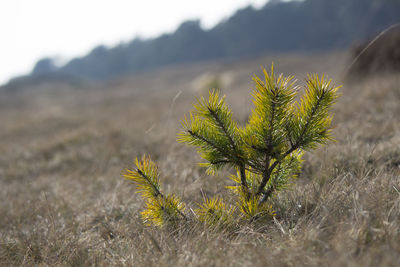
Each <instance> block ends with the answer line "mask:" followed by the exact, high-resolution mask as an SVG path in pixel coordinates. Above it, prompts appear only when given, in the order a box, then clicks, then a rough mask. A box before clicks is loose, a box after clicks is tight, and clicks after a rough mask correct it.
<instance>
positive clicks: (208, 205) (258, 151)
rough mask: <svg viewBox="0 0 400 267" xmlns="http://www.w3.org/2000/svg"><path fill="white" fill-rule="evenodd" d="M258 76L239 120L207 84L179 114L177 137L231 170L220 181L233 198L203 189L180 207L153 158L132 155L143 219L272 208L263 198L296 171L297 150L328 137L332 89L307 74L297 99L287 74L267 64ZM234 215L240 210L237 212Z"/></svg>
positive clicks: (227, 219)
mask: <svg viewBox="0 0 400 267" xmlns="http://www.w3.org/2000/svg"><path fill="white" fill-rule="evenodd" d="M263 74H264V79H263V80H262V79H260V78H259V77H257V76H254V78H253V80H254V83H255V89H254V91H253V94H252V96H253V103H254V108H253V110H252V112H251V115H250V118H249V120H248V122H247V124H246V125H245V126H243V127H241V126H239V125H238V123H237V122H236V121H235V120H234V119H233V117H232V111H231V110H230V109H229V107H228V106H227V105H226V103H225V96H222V97H221V96H220V94H219V92H218V91H217V90H211V91H210V93H209V97H208V99H205V98H204V97H201V98H200V99H198V101H197V104H195V105H194V109H193V110H192V111H191V112H190V115H189V116H188V117H185V118H184V119H183V121H182V126H183V130H182V131H181V132H180V133H179V134H178V142H181V143H186V144H188V145H190V146H194V147H196V148H197V151H198V152H199V153H200V155H201V157H202V158H203V159H204V162H203V163H201V166H204V167H206V168H207V173H208V174H209V175H214V174H215V173H216V172H218V171H219V170H220V169H221V168H223V167H228V168H230V169H232V170H233V171H234V173H233V174H231V175H230V177H229V179H230V180H231V181H233V183H234V184H233V185H232V186H229V187H227V189H228V190H230V191H231V192H232V193H233V194H234V195H235V196H236V202H234V203H226V202H225V201H224V199H222V198H218V197H213V198H208V197H207V196H204V202H203V203H199V204H198V207H197V208H195V209H194V210H192V211H193V212H194V213H195V216H189V215H186V214H185V204H184V203H183V202H182V201H181V200H180V199H179V198H178V197H177V196H175V195H173V194H172V195H165V194H164V193H162V191H161V188H160V181H159V173H158V169H157V166H156V164H155V163H154V162H152V161H151V159H150V157H146V156H144V157H143V158H142V159H141V160H140V161H139V160H138V159H136V164H135V165H136V166H135V167H134V168H133V169H132V170H127V171H126V173H125V174H124V177H125V178H126V179H129V180H132V181H133V182H134V183H135V184H136V187H137V191H138V192H139V193H140V194H141V195H142V198H143V199H144V201H145V203H146V208H145V210H144V211H143V212H142V216H143V220H144V222H145V223H146V224H154V225H158V226H162V225H165V224H169V223H176V222H178V221H181V220H199V221H200V222H203V223H206V224H208V225H227V224H229V223H231V222H232V221H233V220H234V218H241V219H243V220H247V221H253V220H255V219H258V218H261V217H271V216H274V211H273V207H272V206H271V204H270V201H269V200H270V199H271V198H273V197H274V196H275V195H276V193H277V192H279V191H281V190H283V189H285V188H287V187H288V185H289V184H290V182H291V181H292V180H293V179H294V178H296V176H297V175H298V174H299V172H300V169H301V165H302V156H303V154H304V152H305V151H311V150H313V149H315V148H317V147H318V145H324V144H326V143H327V142H328V141H330V140H332V136H331V122H332V115H331V114H330V109H331V107H332V105H333V104H334V103H335V100H336V99H337V97H338V92H337V91H338V89H339V87H336V86H335V85H333V84H332V81H331V80H327V79H325V78H324V77H323V76H322V77H319V76H318V75H316V74H313V75H309V76H308V79H307V84H306V86H305V93H304V95H303V96H302V98H301V100H300V101H299V102H298V101H296V100H295V99H296V96H297V94H298V88H297V86H296V81H295V80H294V77H293V76H289V77H284V76H283V75H282V74H281V75H279V76H276V75H275V74H274V67H273V66H272V67H271V71H270V72H267V71H266V70H265V69H263ZM237 215H240V216H237Z"/></svg>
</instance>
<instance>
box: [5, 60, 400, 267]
mask: <svg viewBox="0 0 400 267" xmlns="http://www.w3.org/2000/svg"><path fill="white" fill-rule="evenodd" d="M344 57H345V55H343V54H333V55H315V56H310V55H306V56H301V55H297V56H294V55H290V56H280V57H278V58H274V60H275V64H276V66H277V67H278V71H282V72H285V74H286V73H288V74H297V75H300V77H304V72H306V71H318V72H319V73H321V72H325V73H327V74H329V76H331V77H332V76H333V77H336V78H338V77H340V71H341V70H342V69H343V65H344ZM271 59H272V58H270V57H267V58H263V59H261V60H253V61H252V60H248V61H243V62H229V63H215V62H214V63H204V64H199V65H193V66H186V67H184V68H179V67H177V68H173V69H169V70H160V71H157V72H154V73H151V74H143V75H141V76H137V77H133V78H129V77H127V78H126V79H121V80H119V81H116V82H113V83H110V84H107V85H92V86H86V87H85V88H76V87H73V86H68V85H57V84H53V85H46V86H44V85H43V86H40V87H36V88H27V89H26V90H22V91H18V92H13V93H6V92H1V93H0V104H1V105H0V121H1V124H2V125H1V129H0V186H1V187H0V188H1V189H0V203H1V204H0V214H1V217H0V265H1V266H3V265H15V266H18V265H39V266H54V265H102V266H109V265H135V266H152V265H153V266H159V265H161V266H163V265H171V266H175V265H178V266H180V265H181V266H186V265H190V266H227V265H229V266H230V265H233V266H265V265H267V266H281V265H283V266H295V265H296V266H299V265H300V266H399V265H400V116H399V114H400V78H399V77H395V76H388V77H381V78H371V79H369V80H367V81H365V82H363V83H360V84H352V85H345V86H344V87H343V89H342V94H343V96H342V97H341V99H340V100H339V103H338V104H337V105H336V108H335V114H336V115H335V124H336V129H335V130H334V134H335V137H336V139H337V142H336V143H331V144H330V145H328V146H326V147H324V148H322V149H319V150H318V151H317V152H316V153H313V154H309V155H307V156H306V162H305V164H304V168H303V172H302V174H301V176H300V178H299V179H298V181H297V182H296V185H295V186H293V187H292V189H291V190H288V191H285V192H282V193H281V194H280V195H279V196H278V197H277V198H276V199H275V202H274V207H275V209H276V211H277V217H276V218H275V220H274V221H267V222H265V221H264V222H259V223H256V224H254V225H245V226H241V227H238V228H237V229H235V230H234V231H226V232H219V231H213V230H210V229H206V228H204V227H203V226H202V225H198V224H192V223H188V224H187V225H182V226H180V227H178V228H177V229H163V230H161V231H160V230H158V229H154V228H151V227H144V226H143V224H142V222H141V220H140V216H139V211H140V209H141V206H142V203H141V201H140V199H139V197H138V196H137V195H136V194H134V192H133V186H132V185H131V184H130V183H129V182H128V181H125V180H123V179H122V178H121V175H120V174H121V172H122V170H123V169H124V168H126V167H129V166H130V164H131V162H132V160H133V159H134V157H136V156H140V155H141V154H143V153H149V154H151V155H152V157H153V159H155V160H156V161H157V162H158V163H159V165H160V169H161V171H162V175H163V181H164V188H165V189H166V190H167V191H169V192H176V193H177V194H178V195H181V196H182V197H183V198H184V199H185V201H186V202H188V203H191V204H192V205H195V202H196V201H198V200H200V199H201V193H200V191H201V190H202V191H203V192H205V193H206V194H210V195H211V194H214V193H217V194H225V191H224V189H223V186H224V185H225V184H226V183H228V181H227V179H226V178H225V177H224V174H221V175H220V176H217V177H207V176H206V175H205V173H204V170H203V169H201V168H199V167H198V166H197V165H196V163H197V162H198V161H199V158H198V156H197V155H196V153H195V152H194V151H193V150H191V149H188V148H186V147H183V146H182V145H179V144H176V143H175V133H176V132H177V130H178V128H179V120H180V119H181V118H182V116H183V114H185V113H186V112H187V111H188V110H189V109H190V108H191V103H192V102H193V95H194V94H193V92H192V91H191V90H190V86H191V82H192V81H193V80H195V79H196V77H199V76H200V75H201V74H203V73H205V72H210V71H211V72H218V73H223V72H229V73H233V74H234V83H233V84H234V86H233V87H231V88H229V89H227V88H224V93H226V94H227V95H228V99H227V100H228V102H229V104H230V105H231V106H232V109H233V110H234V111H235V116H236V117H237V118H238V119H239V120H240V121H244V120H245V119H246V117H247V115H248V111H249V109H250V108H251V105H250V96H249V90H248V88H249V87H250V86H251V83H250V79H249V78H250V74H251V73H253V72H257V73H258V72H259V70H260V68H259V66H260V65H261V64H262V65H264V66H268V65H269V64H270V62H271Z"/></svg>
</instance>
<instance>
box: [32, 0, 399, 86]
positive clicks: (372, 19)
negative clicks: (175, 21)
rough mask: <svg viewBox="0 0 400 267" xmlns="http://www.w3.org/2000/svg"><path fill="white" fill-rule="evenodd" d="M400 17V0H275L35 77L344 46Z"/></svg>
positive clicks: (42, 68) (43, 64) (47, 64)
mask: <svg viewBox="0 0 400 267" xmlns="http://www.w3.org/2000/svg"><path fill="white" fill-rule="evenodd" d="M399 21H400V0H334V1H333V0H305V1H291V2H280V1H279V0H278V1H276V0H275V1H270V2H269V3H267V4H266V5H265V6H264V7H263V8H261V9H254V8H252V7H247V8H244V9H241V10H239V11H237V12H236V13H235V14H234V15H233V16H231V17H230V18H229V19H227V20H225V21H222V22H220V23H219V24H218V25H216V26H215V27H214V28H212V29H210V30H203V29H202V28H201V26H200V22H199V21H197V20H195V21H187V22H184V23H182V24H181V25H180V27H179V28H178V29H177V30H176V31H175V32H174V33H171V34H164V35H161V36H159V37H157V38H154V39H147V40H142V39H135V40H133V41H131V42H129V43H125V44H121V45H118V46H115V47H113V48H107V47H105V46H99V47H96V48H95V49H93V50H92V51H91V52H90V53H89V54H88V55H86V56H84V57H81V58H75V59H72V60H71V61H69V62H68V63H67V64H65V65H64V66H61V67H56V66H55V65H54V63H53V60H52V59H50V58H45V59H42V60H40V61H39V62H37V64H36V66H35V67H34V70H33V71H32V73H31V75H32V76H41V75H45V76H48V75H49V74H51V73H53V74H57V75H65V76H67V77H76V78H84V79H89V80H103V79H109V78H113V77H116V76H120V75H124V74H133V73H137V72H141V71H144V70H148V69H154V68H158V67H161V66H166V65H170V64H176V63H184V62H195V61H200V60H210V59H220V58H233V57H244V56H246V57H247V56H254V55H257V54H260V53H264V52H286V51H310V50H329V49H343V48H346V47H348V46H349V45H350V44H352V43H354V42H357V41H363V40H365V39H368V38H370V37H371V36H372V35H374V34H376V33H378V32H380V31H381V30H383V29H384V28H386V27H388V26H390V25H392V24H394V23H396V22H399Z"/></svg>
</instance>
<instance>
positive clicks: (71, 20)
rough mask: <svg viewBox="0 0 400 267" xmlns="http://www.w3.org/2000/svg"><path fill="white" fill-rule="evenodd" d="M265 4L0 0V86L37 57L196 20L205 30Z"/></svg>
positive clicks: (81, 50) (235, 0)
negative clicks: (235, 12) (235, 13)
mask: <svg viewBox="0 0 400 267" xmlns="http://www.w3.org/2000/svg"><path fill="white" fill-rule="evenodd" d="M266 2H268V0H224V1H218V0H201V1H188V0H0V34H1V39H0V41H1V42H0V84H3V83H4V82H6V81H7V80H8V79H9V78H11V77H12V76H16V75H20V74H25V73H27V72H29V71H31V70H32V67H33V65H34V64H35V63H36V61H37V60H38V59H40V58H42V57H45V56H50V57H59V58H60V59H63V60H67V59H70V58H72V57H75V56H80V55H84V54H85V53H87V52H89V51H90V50H91V49H92V48H94V47H95V46H97V45H100V44H105V45H108V46H113V45H116V44H118V43H120V42H121V41H129V40H132V39H133V38H134V37H136V36H141V37H155V36H157V35H159V34H160V33H163V32H172V31H174V30H175V29H176V28H177V27H178V26H179V24H180V23H181V22H182V21H184V20H187V19H193V18H198V19H200V20H201V22H202V25H203V26H204V27H205V28H210V27H212V26H214V25H215V24H216V23H218V22H219V21H220V20H221V19H223V18H226V17H228V16H230V15H231V14H232V13H233V12H234V11H235V10H237V9H238V8H241V7H245V6H247V5H249V4H252V5H253V6H255V7H261V6H263V5H264V4H265V3H266Z"/></svg>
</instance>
